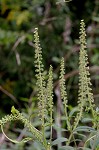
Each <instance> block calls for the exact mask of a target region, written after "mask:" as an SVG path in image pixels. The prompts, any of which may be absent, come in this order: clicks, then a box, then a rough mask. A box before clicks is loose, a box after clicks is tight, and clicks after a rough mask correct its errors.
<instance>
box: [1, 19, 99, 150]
mask: <svg viewBox="0 0 99 150" xmlns="http://www.w3.org/2000/svg"><path fill="white" fill-rule="evenodd" d="M34 39H35V40H34V42H35V67H36V70H35V71H36V78H37V90H38V95H37V97H38V110H39V118H40V120H41V130H40V131H39V130H38V129H36V128H35V127H34V126H33V124H32V122H31V121H29V120H28V119H27V118H26V117H25V116H24V115H23V114H22V113H20V112H19V111H18V110H17V109H15V107H14V106H13V107H12V109H11V114H10V115H7V116H5V117H3V118H2V119H1V120H0V126H1V130H2V132H3V134H4V135H5V136H6V138H8V139H9V140H10V141H12V142H14V143H25V142H27V141H29V140H32V138H31V137H27V138H24V139H23V140H22V141H16V140H12V139H10V138H9V137H7V135H6V134H5V133H4V129H3V128H4V125H5V124H6V123H7V122H11V121H15V120H19V121H21V122H22V123H23V124H24V126H25V127H27V128H28V130H29V131H30V132H31V133H32V134H33V138H34V137H35V139H36V140H38V141H39V142H40V143H42V145H43V147H44V148H45V150H51V149H53V145H55V144H56V145H58V142H61V143H62V142H64V141H65V142H66V146H61V147H58V150H64V149H65V150H68V149H70V150H74V149H75V148H76V149H77V141H78V140H81V139H80V138H79V136H84V135H83V133H81V134H79V132H82V131H84V132H89V133H90V135H89V138H86V141H85V144H84V147H81V149H84V150H92V149H96V150H98V149H99V109H98V108H95V104H94V98H93V93H92V89H91V80H90V73H89V66H88V55H87V52H86V33H85V23H84V21H83V20H81V26H80V53H79V91H78V93H79V94H78V106H77V109H76V111H75V109H73V110H72V112H69V108H68V98H67V92H66V86H65V78H64V75H65V67H64V59H63V58H62V59H61V65H60V66H61V67H60V78H59V82H60V95H61V100H62V102H63V107H64V114H65V124H66V129H64V130H63V129H61V130H63V131H68V134H67V135H66V138H62V137H60V138H59V139H58V140H57V139H56V141H53V142H52V141H51V140H52V127H54V126H53V117H52V116H53V68H52V66H50V69H49V73H48V80H47V81H46V80H45V77H44V66H43V63H42V51H41V46H40V41H39V35H38V28H36V29H35V31H34ZM85 111H86V112H87V113H88V112H90V113H91V115H92V119H91V123H92V124H93V127H89V126H80V123H81V121H82V119H83V117H84V112H85ZM74 112H77V113H76V115H75V114H74ZM74 117H75V119H74ZM73 121H74V123H73ZM46 126H49V127H50V138H49V140H48V139H46V136H45V132H46V130H45V129H46ZM75 134H76V135H78V139H77V138H76V136H75ZM71 142H74V148H73V147H72V146H71ZM90 145H91V146H90ZM90 148H91V149H90Z"/></svg>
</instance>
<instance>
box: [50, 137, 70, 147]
mask: <svg viewBox="0 0 99 150" xmlns="http://www.w3.org/2000/svg"><path fill="white" fill-rule="evenodd" d="M66 141H68V139H67V138H64V137H60V138H58V139H56V140H54V141H53V142H52V145H57V144H58V143H62V142H66Z"/></svg>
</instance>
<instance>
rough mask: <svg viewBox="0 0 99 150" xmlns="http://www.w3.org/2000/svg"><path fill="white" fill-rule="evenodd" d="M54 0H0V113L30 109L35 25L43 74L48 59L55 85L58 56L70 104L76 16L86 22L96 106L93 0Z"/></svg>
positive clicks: (98, 62)
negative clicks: (52, 70)
mask: <svg viewBox="0 0 99 150" xmlns="http://www.w3.org/2000/svg"><path fill="white" fill-rule="evenodd" d="M57 1H58V0H0V117H2V116H3V115H4V114H7V113H10V109H11V106H12V105H15V106H16V108H18V109H19V110H22V109H23V111H24V112H26V113H28V112H29V108H30V107H31V105H33V107H34V108H36V104H35V103H36V84H35V82H36V78H35V67H34V42H33V40H34V37H33V32H34V28H35V27H38V28H39V35H40V41H41V47H42V51H43V63H44V66H45V74H46V72H47V71H48V68H49V66H50V64H52V66H53V68H54V90H55V88H56V84H57V80H58V76H59V65H60V59H61V57H62V56H63V57H64V59H65V66H66V76H65V78H66V85H67V93H68V97H69V98H68V99H69V104H70V105H72V106H75V105H76V103H77V95H78V71H77V70H78V54H79V27H80V20H81V19H84V20H85V23H86V33H87V47H88V49H87V50H88V55H89V65H90V71H91V79H92V83H93V87H92V88H93V93H94V98H95V103H96V104H97V105H98V106H99V1H98V0H94V1H90V0H72V1H71V2H69V3H63V2H62V3H58V4H56V2H57ZM60 1H62V0H60ZM71 93H72V94H71ZM54 102H55V105H56V104H57V98H56V96H55V95H54ZM31 111H32V110H31Z"/></svg>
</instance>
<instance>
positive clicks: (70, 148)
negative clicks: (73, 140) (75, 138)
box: [59, 146, 76, 150]
mask: <svg viewBox="0 0 99 150" xmlns="http://www.w3.org/2000/svg"><path fill="white" fill-rule="evenodd" d="M59 150H76V149H75V148H73V147H71V146H63V147H61V148H59Z"/></svg>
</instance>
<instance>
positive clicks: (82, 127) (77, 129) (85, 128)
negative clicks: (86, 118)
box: [74, 126, 95, 132]
mask: <svg viewBox="0 0 99 150" xmlns="http://www.w3.org/2000/svg"><path fill="white" fill-rule="evenodd" d="M75 131H84V132H95V129H94V128H92V127H88V126H79V127H77V128H76V129H75V130H74V132H75Z"/></svg>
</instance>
